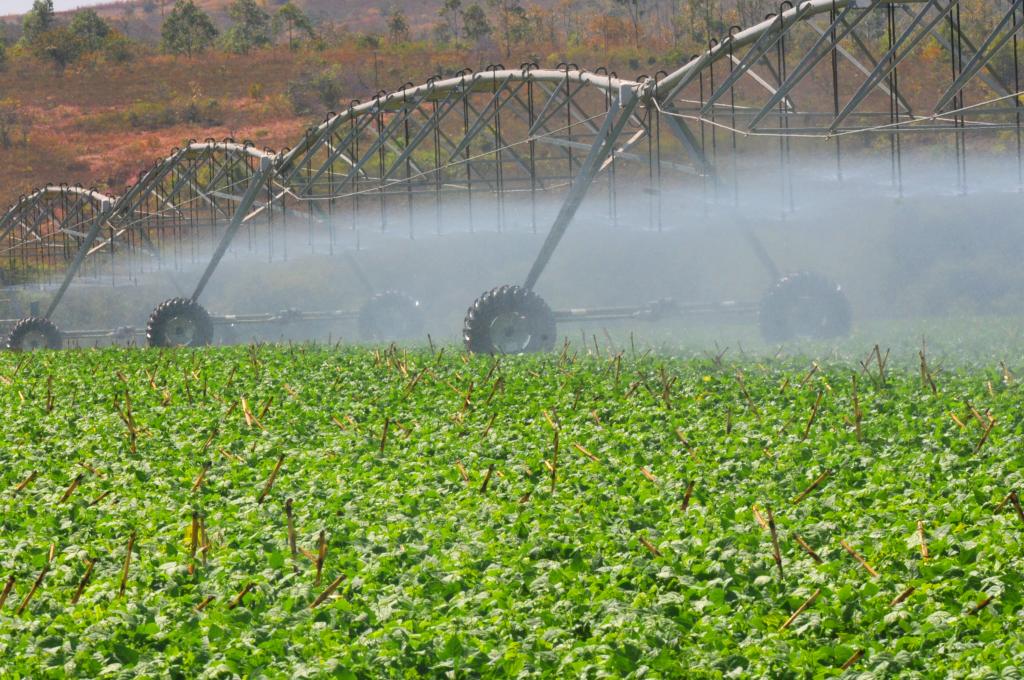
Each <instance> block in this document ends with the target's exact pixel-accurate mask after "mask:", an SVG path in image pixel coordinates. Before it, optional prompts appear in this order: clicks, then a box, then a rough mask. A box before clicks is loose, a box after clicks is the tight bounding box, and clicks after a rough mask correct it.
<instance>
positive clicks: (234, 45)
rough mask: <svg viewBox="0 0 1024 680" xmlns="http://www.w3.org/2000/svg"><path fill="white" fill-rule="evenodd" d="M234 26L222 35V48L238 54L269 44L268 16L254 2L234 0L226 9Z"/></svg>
mask: <svg viewBox="0 0 1024 680" xmlns="http://www.w3.org/2000/svg"><path fill="white" fill-rule="evenodd" d="M228 16H230V17H231V20H232V21H234V22H235V25H234V26H232V27H231V28H229V29H228V31H227V32H226V33H225V34H224V46H225V47H226V48H227V49H228V50H230V51H232V52H236V53H238V54H245V53H247V52H248V51H249V50H251V49H254V48H259V47H265V46H267V45H269V44H270V43H271V37H272V32H271V26H270V15H269V14H268V13H267V12H265V11H264V10H263V8H262V7H260V6H259V5H257V4H256V0H235V1H234V2H232V3H231V6H230V7H229V8H228Z"/></svg>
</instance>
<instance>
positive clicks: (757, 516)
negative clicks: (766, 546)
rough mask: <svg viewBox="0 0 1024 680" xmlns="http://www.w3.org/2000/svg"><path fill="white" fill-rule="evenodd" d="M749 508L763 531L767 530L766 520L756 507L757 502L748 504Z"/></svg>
mask: <svg viewBox="0 0 1024 680" xmlns="http://www.w3.org/2000/svg"><path fill="white" fill-rule="evenodd" d="M750 509H751V510H753V511H754V519H756V520H757V523H758V524H760V525H761V528H762V529H764V530H765V531H768V522H767V521H766V520H765V518H764V517H763V516H762V515H761V511H760V510H759V509H758V508H757V504H756V503H755V504H754V505H752V506H750Z"/></svg>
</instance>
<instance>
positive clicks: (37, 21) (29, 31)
mask: <svg viewBox="0 0 1024 680" xmlns="http://www.w3.org/2000/svg"><path fill="white" fill-rule="evenodd" d="M55 23H56V16H55V15H54V12H53V0H33V2H32V9H30V10H29V11H28V12H27V13H26V14H25V17H24V18H23V19H22V20H21V30H22V40H23V41H24V43H25V44H26V45H32V44H33V43H36V42H38V41H39V39H40V38H42V37H43V35H44V34H46V33H47V32H49V31H50V30H51V29H53V27H54V24H55Z"/></svg>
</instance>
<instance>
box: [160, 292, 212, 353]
mask: <svg viewBox="0 0 1024 680" xmlns="http://www.w3.org/2000/svg"><path fill="white" fill-rule="evenodd" d="M146 341H147V343H148V344H149V346H150V347H203V346H205V345H209V344H210V343H211V342H213V322H212V321H211V320H210V315H209V314H208V313H207V311H206V310H205V309H203V307H202V306H201V305H200V304H199V303H198V302H196V301H195V300H190V299H188V298H172V299H170V300H167V301H166V302H162V303H160V305H158V306H157V308H156V309H154V310H153V313H152V314H150V315H149V323H148V324H146Z"/></svg>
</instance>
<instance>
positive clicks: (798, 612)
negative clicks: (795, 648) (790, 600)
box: [779, 588, 821, 630]
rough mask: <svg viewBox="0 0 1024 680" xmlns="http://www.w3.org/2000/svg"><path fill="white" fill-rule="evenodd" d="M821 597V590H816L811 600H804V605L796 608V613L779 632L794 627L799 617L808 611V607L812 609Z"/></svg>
mask: <svg viewBox="0 0 1024 680" xmlns="http://www.w3.org/2000/svg"><path fill="white" fill-rule="evenodd" d="M819 595H821V588H818V589H817V590H815V591H814V593H813V594H812V595H811V596H810V597H809V598H807V599H806V600H804V603H803V604H802V605H800V606H799V607H797V608H796V611H795V612H793V614H792V616H790V617H789V618H788V619H786V622H785V623H784V624H782V625H781V626H780V627H779V630H786V629H787V628H789V627H790V626H792V625H793V622H794V621H796V617H798V616H800V615H801V614H803V613H804V612H805V611H806V610H807V608H808V607H810V606H811V605H812V604H814V601H815V600H817V599H818V596H819Z"/></svg>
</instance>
